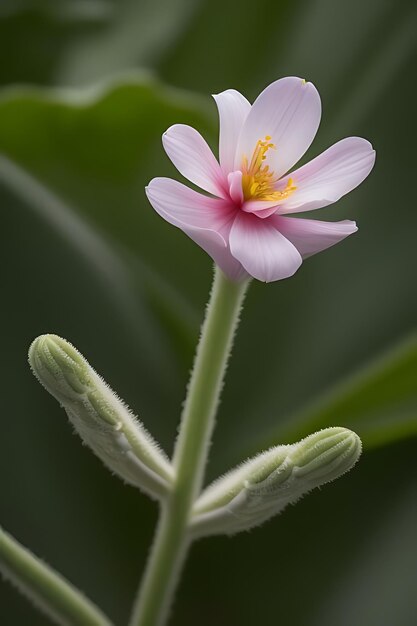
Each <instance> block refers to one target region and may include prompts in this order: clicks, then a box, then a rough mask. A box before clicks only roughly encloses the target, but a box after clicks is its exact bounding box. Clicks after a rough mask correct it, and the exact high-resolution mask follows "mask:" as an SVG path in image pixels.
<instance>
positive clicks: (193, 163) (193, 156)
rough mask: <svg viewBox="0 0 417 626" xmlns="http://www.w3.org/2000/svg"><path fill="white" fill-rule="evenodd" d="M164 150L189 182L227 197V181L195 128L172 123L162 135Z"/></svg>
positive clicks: (216, 194)
mask: <svg viewBox="0 0 417 626" xmlns="http://www.w3.org/2000/svg"><path fill="white" fill-rule="evenodd" d="M162 143H163V145H164V148H165V152H166V153H167V155H168V156H169V158H170V159H171V161H172V162H173V164H174V165H175V167H176V168H177V170H178V171H179V172H180V173H181V174H182V175H183V176H185V178H188V180H190V181H191V182H192V183H194V184H195V185H197V186H198V187H200V188H201V189H204V190H205V191H208V192H209V193H211V194H213V195H214V196H219V197H226V195H227V181H226V178H225V176H224V174H223V172H222V170H221V169H220V165H219V164H218V162H217V160H216V158H215V156H214V154H213V153H212V151H211V149H210V147H209V146H208V144H207V143H206V141H205V140H204V139H203V137H202V136H201V135H200V133H199V132H197V131H196V130H195V129H194V128H192V127H191V126H186V125H185V124H175V125H174V126H171V127H170V128H168V130H167V131H166V132H165V133H164V134H163V135H162Z"/></svg>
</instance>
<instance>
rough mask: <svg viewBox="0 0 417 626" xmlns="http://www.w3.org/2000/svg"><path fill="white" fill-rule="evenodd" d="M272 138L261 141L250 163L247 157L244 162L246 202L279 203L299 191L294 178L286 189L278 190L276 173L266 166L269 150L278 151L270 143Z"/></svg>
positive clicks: (243, 185)
mask: <svg viewBox="0 0 417 626" xmlns="http://www.w3.org/2000/svg"><path fill="white" fill-rule="evenodd" d="M270 140H271V137H270V136H269V135H266V136H265V139H264V140H262V139H259V140H258V142H257V143H256V146H255V150H254V151H253V154H252V158H251V161H250V163H249V162H248V158H247V157H246V156H244V157H243V160H242V190H243V196H244V198H245V200H273V201H275V200H276V201H277V202H279V201H280V200H285V198H288V196H290V195H291V194H292V193H293V191H295V190H296V189H297V187H296V186H295V185H294V181H293V179H292V178H289V179H288V182H287V184H286V187H285V189H280V190H277V189H276V188H275V183H276V182H277V180H278V179H277V178H275V177H274V172H272V171H271V170H270V169H269V165H265V164H264V161H265V160H266V153H267V152H268V150H270V149H273V150H276V146H275V144H273V143H271V142H270Z"/></svg>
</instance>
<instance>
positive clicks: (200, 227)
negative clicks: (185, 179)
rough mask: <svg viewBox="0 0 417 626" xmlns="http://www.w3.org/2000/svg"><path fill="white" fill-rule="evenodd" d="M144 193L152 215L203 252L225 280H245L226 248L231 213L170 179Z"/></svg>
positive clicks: (157, 180)
mask: <svg viewBox="0 0 417 626" xmlns="http://www.w3.org/2000/svg"><path fill="white" fill-rule="evenodd" d="M145 191H146V195H147V197H148V200H149V202H150V203H151V205H152V206H153V208H154V209H155V211H156V212H157V213H158V214H159V215H160V216H161V217H162V218H163V219H164V220H166V221H167V222H169V223H170V224H173V225H174V226H176V227H177V228H180V229H181V230H182V231H183V232H184V233H185V234H186V235H188V237H190V238H191V239H192V240H193V241H195V243H197V244H198V245H199V246H200V247H201V248H203V250H204V251H205V252H207V254H208V255H209V256H211V258H212V259H213V260H214V261H215V263H217V265H218V266H219V267H220V269H221V270H222V271H223V272H224V273H225V274H226V276H228V277H229V278H230V279H231V280H234V281H239V280H242V279H244V278H246V277H247V273H246V272H245V271H244V269H243V267H242V265H241V264H240V263H239V262H238V261H237V260H236V259H235V258H234V257H233V256H232V255H231V253H230V249H229V246H228V233H229V231H230V226H231V223H232V220H233V216H234V213H235V211H234V209H231V208H230V207H227V205H226V203H225V202H224V201H223V200H220V199H216V198H209V197H207V196H204V195H203V194H200V193H198V192H197V191H194V190H193V189H190V188H189V187H186V186H185V185H183V184H182V183H179V182H178V181H176V180H172V179H170V178H154V179H153V180H151V182H150V183H149V185H148V186H147V187H146V190H145Z"/></svg>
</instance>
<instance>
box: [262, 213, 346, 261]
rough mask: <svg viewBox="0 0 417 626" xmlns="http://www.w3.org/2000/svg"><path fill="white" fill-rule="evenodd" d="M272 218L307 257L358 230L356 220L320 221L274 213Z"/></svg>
mask: <svg viewBox="0 0 417 626" xmlns="http://www.w3.org/2000/svg"><path fill="white" fill-rule="evenodd" d="M271 220H272V221H273V223H274V225H275V226H276V228H277V229H278V230H279V231H280V232H281V233H282V234H283V235H284V236H285V237H286V238H287V239H288V240H289V241H291V243H293V244H294V246H295V247H296V248H297V250H298V251H299V252H300V254H301V256H302V257H303V259H306V258H307V257H309V256H312V255H313V254H316V253H317V252H321V251H322V250H326V249H327V248H330V247H331V246H334V245H335V244H336V243H339V241H342V240H343V239H345V238H346V237H348V236H349V235H352V234H353V233H356V231H357V230H358V228H357V226H356V222H352V221H350V220H343V221H342V222H320V221H319V220H305V219H302V218H299V217H281V216H280V215H274V216H273V217H272V218H271Z"/></svg>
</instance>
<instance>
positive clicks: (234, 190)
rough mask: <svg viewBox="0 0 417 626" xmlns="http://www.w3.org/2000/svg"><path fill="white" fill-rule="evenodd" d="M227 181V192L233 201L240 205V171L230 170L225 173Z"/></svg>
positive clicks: (241, 192)
mask: <svg viewBox="0 0 417 626" xmlns="http://www.w3.org/2000/svg"><path fill="white" fill-rule="evenodd" d="M227 182H228V183H229V194H230V197H231V199H232V200H233V202H235V204H236V205H238V206H240V205H241V204H242V202H243V189H242V172H241V171H240V170H238V171H237V172H230V174H228V175H227Z"/></svg>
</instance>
